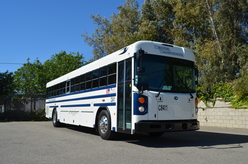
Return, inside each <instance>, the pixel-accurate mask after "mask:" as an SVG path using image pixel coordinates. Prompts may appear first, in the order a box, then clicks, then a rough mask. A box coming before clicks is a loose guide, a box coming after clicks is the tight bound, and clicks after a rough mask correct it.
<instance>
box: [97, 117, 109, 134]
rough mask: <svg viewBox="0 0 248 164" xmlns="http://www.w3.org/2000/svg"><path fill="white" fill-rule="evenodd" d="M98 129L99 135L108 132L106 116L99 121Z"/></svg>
mask: <svg viewBox="0 0 248 164" xmlns="http://www.w3.org/2000/svg"><path fill="white" fill-rule="evenodd" d="M99 129H100V131H101V133H106V132H107V131H108V118H107V117H106V116H102V117H101V119H100V120H99Z"/></svg>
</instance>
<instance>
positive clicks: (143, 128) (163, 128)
mask: <svg viewBox="0 0 248 164" xmlns="http://www.w3.org/2000/svg"><path fill="white" fill-rule="evenodd" d="M198 129H200V123H199V121H197V120H176V121H139V122H137V123H135V131H136V132H148V133H151V132H168V131H189V130H198Z"/></svg>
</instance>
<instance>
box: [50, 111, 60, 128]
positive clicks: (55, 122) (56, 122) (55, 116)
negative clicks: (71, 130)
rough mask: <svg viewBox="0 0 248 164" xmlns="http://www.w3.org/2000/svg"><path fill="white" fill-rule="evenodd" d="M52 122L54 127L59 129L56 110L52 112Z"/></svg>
mask: <svg viewBox="0 0 248 164" xmlns="http://www.w3.org/2000/svg"><path fill="white" fill-rule="evenodd" d="M52 122H53V126H54V127H60V126H61V123H60V122H59V121H58V114H57V110H56V109H54V110H53V115H52Z"/></svg>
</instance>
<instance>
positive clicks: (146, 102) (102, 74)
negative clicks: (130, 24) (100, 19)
mask: <svg viewBox="0 0 248 164" xmlns="http://www.w3.org/2000/svg"><path fill="white" fill-rule="evenodd" d="M196 80H197V69H196V67H195V56H194V54H193V52H192V51H190V50H188V49H186V48H184V47H178V46H175V45H171V44H165V43H160V42H152V41H138V42H135V43H133V44H131V45H129V46H127V47H125V48H123V49H121V50H119V51H116V52H114V53H112V54H109V55H107V56H105V57H103V58H101V59H99V60H97V61H94V62H92V63H90V64H87V65H85V66H83V67H81V68H78V69H76V70H74V71H72V72H70V73H68V74H66V75H63V76H61V77H59V78H57V79H55V80H53V81H50V82H48V83H47V85H46V87H47V98H46V110H45V111H46V117H47V118H50V119H52V123H53V125H54V126H55V127H57V126H60V125H61V123H64V124H72V125H78V126H85V127H91V128H96V129H97V132H98V133H99V135H100V136H101V137H102V138H103V139H111V138H113V136H114V134H115V133H116V132H120V133H128V134H135V133H138V132H146V133H149V134H150V135H151V136H161V135H162V134H163V133H164V132H169V131H187V130H198V129H199V122H198V121H197V112H198V109H197V98H196V87H195V81H196Z"/></svg>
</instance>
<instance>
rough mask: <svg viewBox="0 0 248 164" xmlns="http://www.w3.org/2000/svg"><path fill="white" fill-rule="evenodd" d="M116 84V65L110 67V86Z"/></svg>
mask: <svg viewBox="0 0 248 164" xmlns="http://www.w3.org/2000/svg"><path fill="white" fill-rule="evenodd" d="M114 83H116V63H113V64H111V65H109V66H108V85H109V84H114Z"/></svg>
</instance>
